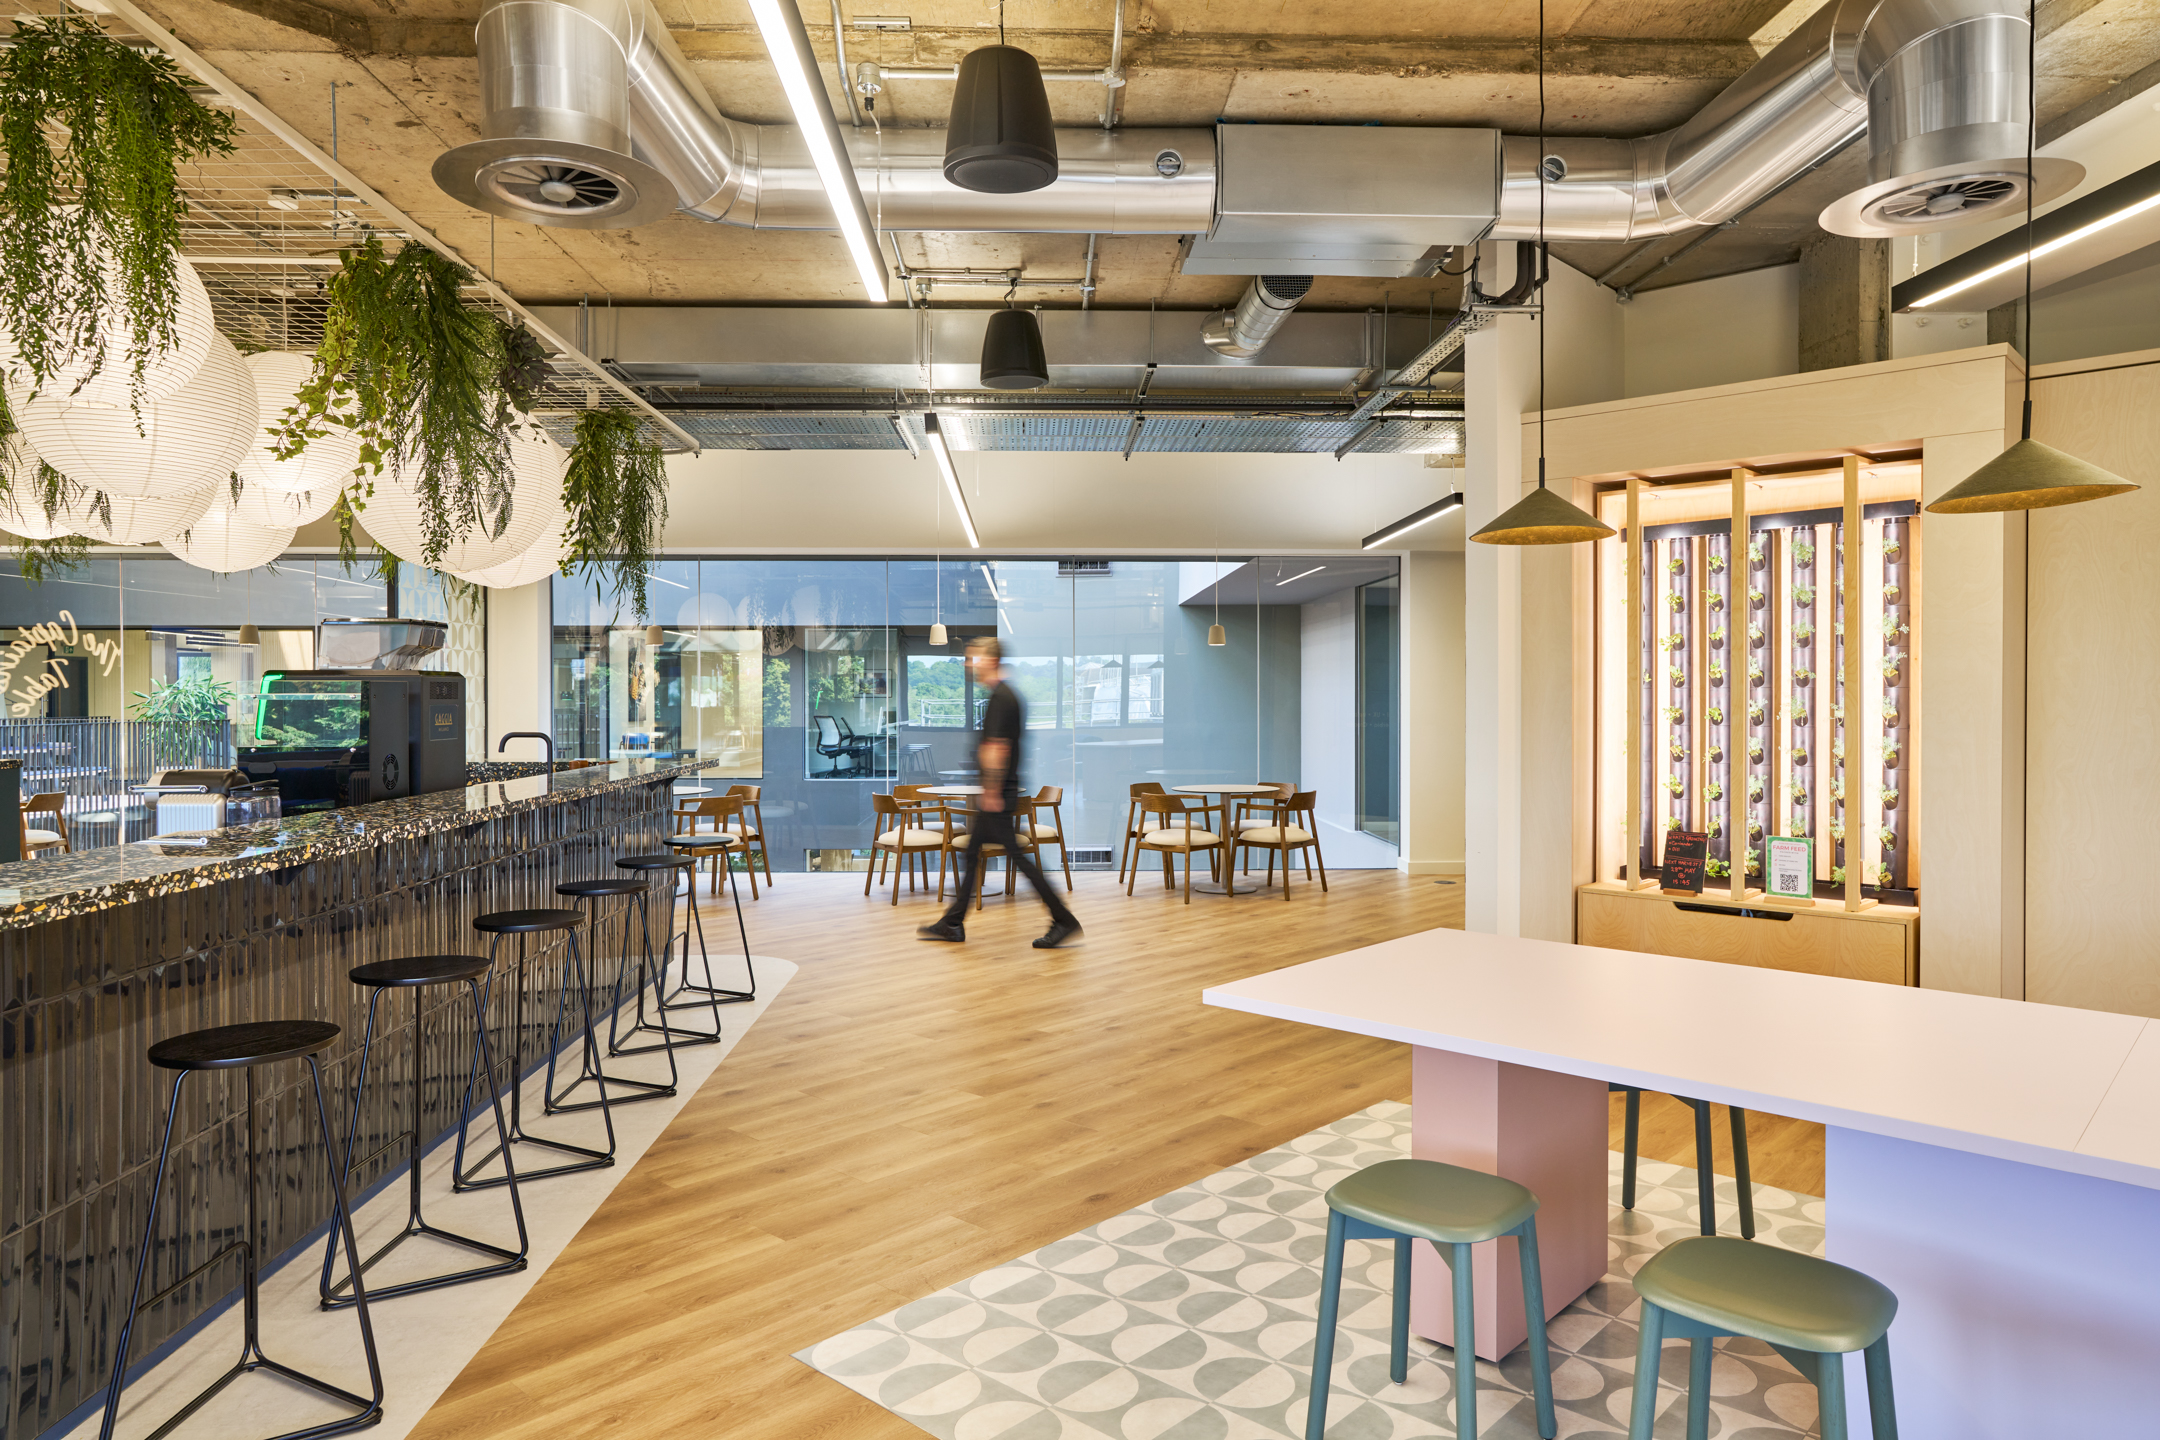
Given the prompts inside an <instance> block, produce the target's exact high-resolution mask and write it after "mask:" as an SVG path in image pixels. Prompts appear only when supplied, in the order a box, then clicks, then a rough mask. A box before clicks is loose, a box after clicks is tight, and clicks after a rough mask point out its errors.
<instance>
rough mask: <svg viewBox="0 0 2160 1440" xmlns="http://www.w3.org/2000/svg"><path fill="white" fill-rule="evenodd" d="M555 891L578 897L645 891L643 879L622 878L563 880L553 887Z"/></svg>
mask: <svg viewBox="0 0 2160 1440" xmlns="http://www.w3.org/2000/svg"><path fill="white" fill-rule="evenodd" d="M555 893H556V894H558V895H575V896H577V897H579V898H580V899H591V898H593V897H596V896H601V895H642V894H644V893H645V882H644V881H643V880H624V879H615V880H565V881H563V882H562V884H560V885H557V886H556V887H555Z"/></svg>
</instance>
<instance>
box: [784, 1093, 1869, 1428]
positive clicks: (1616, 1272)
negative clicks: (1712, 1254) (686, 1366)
mask: <svg viewBox="0 0 2160 1440" xmlns="http://www.w3.org/2000/svg"><path fill="white" fill-rule="evenodd" d="M1409 1150H1410V1107H1409V1106H1407V1105H1401V1104H1395V1103H1392V1102H1389V1103H1383V1104H1380V1105H1375V1106H1373V1107H1372V1108H1370V1109H1367V1110H1362V1111H1359V1112H1358V1113H1357V1114H1354V1115H1350V1116H1347V1117H1345V1118H1344V1119H1342V1120H1338V1121H1336V1122H1335V1123H1334V1124H1332V1125H1329V1126H1326V1127H1324V1128H1322V1129H1319V1130H1315V1131H1313V1132H1312V1133H1311V1134H1309V1135H1303V1136H1300V1137H1299V1138H1298V1139H1296V1140H1293V1141H1291V1142H1290V1143H1289V1144H1288V1145H1285V1146H1282V1147H1281V1148H1279V1149H1275V1150H1270V1151H1268V1152H1267V1153H1265V1154H1263V1155H1256V1156H1254V1157H1253V1158H1252V1159H1251V1160H1248V1161H1246V1162H1245V1163H1244V1164H1242V1165H1238V1166H1235V1167H1233V1168H1231V1169H1229V1170H1224V1171H1221V1172H1219V1173H1217V1174H1214V1175H1210V1176H1208V1177H1207V1178H1206V1179H1204V1180H1201V1181H1199V1182H1198V1183H1196V1184H1193V1185H1190V1186H1187V1187H1186V1188H1184V1189H1182V1190H1178V1191H1175V1192H1173V1193H1171V1194H1169V1195H1165V1196H1163V1197H1162V1198H1161V1199H1159V1200H1154V1201H1151V1202H1150V1203H1148V1204H1146V1205H1143V1206H1141V1207H1139V1208H1138V1209H1136V1210H1129V1211H1127V1212H1126V1213H1125V1214H1123V1215H1119V1216H1116V1217H1115V1218H1113V1219H1110V1220H1106V1221H1104V1222H1103V1223H1102V1224H1100V1225H1097V1226H1095V1227H1094V1228H1092V1229H1090V1230H1085V1231H1082V1232H1081V1233H1080V1234H1078V1235H1074V1236H1072V1237H1070V1238H1068V1239H1065V1240H1060V1241H1058V1242H1056V1243H1055V1244H1052V1245H1046V1246H1044V1247H1043V1248H1042V1249H1040V1250H1037V1251H1036V1252H1035V1253H1034V1254H1032V1255H1025V1256H1022V1257H1020V1258H1019V1259H1017V1260H1014V1261H1012V1262H1011V1263H1009V1264H1005V1265H1000V1266H998V1267H997V1268H996V1269H994V1270H990V1271H987V1272H985V1273H983V1274H981V1275H977V1276H975V1277H974V1278H972V1279H969V1280H965V1281H963V1282H961V1283H960V1284H958V1285H954V1286H952V1287H951V1288H949V1289H945V1290H941V1291H939V1292H938V1293H936V1294H934V1295H930V1296H927V1297H925V1298H924V1299H921V1300H917V1301H915V1302H913V1303H912V1304H908V1305H903V1306H901V1307H900V1308H899V1309H898V1310H895V1311H893V1312H892V1313H891V1314H889V1315H881V1316H879V1317H878V1318H877V1319H875V1320H872V1321H870V1322H868V1323H867V1324H864V1325H858V1326H856V1327H855V1328H854V1329H852V1330H848V1331H844V1332H842V1333H841V1334H839V1335H835V1336H833V1337H832V1338H831V1339H829V1340H825V1341H822V1342H820V1343H819V1344H817V1345H813V1346H811V1347H810V1348H809V1349H807V1350H804V1351H802V1352H800V1354H798V1355H797V1357H796V1358H797V1359H800V1360H802V1361H803V1362H804V1363H806V1364H808V1365H810V1366H811V1367H812V1368H814V1369H816V1370H818V1371H820V1372H821V1373H823V1374H825V1375H828V1376H830V1377H831V1378H833V1379H835V1380H837V1381H839V1382H840V1383H841V1384H843V1385H845V1386H847V1387H848V1388H849V1389H851V1390H854V1391H856V1392H857V1393H858V1394H861V1395H864V1396H866V1397H868V1398H869V1399H871V1400H873V1401H875V1402H876V1403H878V1404H879V1405H882V1406H884V1407H885V1408H886V1409H888V1410H891V1411H893V1412H894V1413H895V1414H897V1415H900V1416H902V1417H904V1418H906V1419H907V1420H908V1421H910V1422H911V1423H913V1424H915V1425H917V1426H920V1427H921V1428H922V1429H924V1430H926V1431H928V1432H929V1433H930V1434H932V1435H936V1436H939V1437H942V1440H1102V1437H1110V1440H1247V1437H1254V1440H1263V1437H1267V1440H1272V1437H1284V1436H1289V1437H1297V1436H1302V1435H1303V1434H1304V1432H1305V1396H1306V1390H1307V1378H1306V1376H1307V1367H1308V1366H1309V1365H1310V1363H1311V1354H1312V1343H1313V1333H1314V1326H1315V1323H1316V1321H1315V1317H1316V1315H1317V1314H1318V1310H1319V1292H1320V1258H1321V1250H1322V1247H1323V1243H1324V1241H1325V1238H1326V1226H1327V1218H1326V1216H1327V1207H1326V1205H1325V1204H1324V1203H1323V1202H1322V1199H1321V1197H1322V1195H1323V1194H1324V1193H1325V1192H1326V1191H1327V1189H1328V1187H1329V1186H1331V1185H1333V1184H1334V1183H1335V1182H1336V1181H1337V1180H1340V1179H1341V1178H1343V1177H1344V1176H1345V1175H1347V1174H1349V1173H1350V1172H1351V1171H1353V1170H1357V1169H1359V1168H1361V1167H1363V1166H1366V1165H1370V1164H1373V1163H1375V1162H1376V1161H1380V1160H1389V1159H1394V1158H1397V1157H1399V1156H1403V1155H1407V1154H1408V1153H1409ZM1694 1179H1695V1177H1694V1172H1693V1171H1692V1170H1687V1169H1683V1168H1681V1167H1679V1166H1674V1165H1665V1164H1659V1163H1656V1162H1653V1161H1648V1160H1645V1161H1643V1162H1642V1169H1641V1179H1640V1186H1641V1192H1640V1194H1639V1196H1638V1204H1637V1207H1636V1209H1635V1211H1634V1212H1633V1213H1632V1214H1631V1213H1629V1212H1627V1211H1624V1210H1622V1209H1621V1208H1620V1204H1619V1200H1620V1157H1619V1156H1618V1155H1617V1154H1615V1155H1613V1156H1612V1224H1611V1232H1610V1233H1611V1237H1612V1238H1611V1256H1612V1263H1611V1268H1610V1270H1609V1271H1608V1273H1607V1276H1606V1279H1605V1280H1604V1281H1603V1282H1602V1283H1600V1284H1599V1285H1597V1286H1595V1287H1593V1288H1592V1289H1591V1290H1590V1291H1589V1293H1588V1294H1586V1295H1584V1296H1583V1297H1582V1298H1581V1299H1579V1300H1577V1301H1576V1302H1575V1303H1574V1304H1573V1305H1570V1306H1569V1307H1568V1308H1567V1309H1566V1310H1565V1311H1564V1312H1562V1313H1561V1314H1560V1315H1559V1316H1558V1317H1557V1318H1556V1319H1554V1320H1553V1322H1552V1326H1551V1331H1550V1333H1551V1337H1552V1345H1553V1389H1554V1395H1555V1400H1556V1402H1557V1404H1558V1410H1559V1420H1560V1431H1559V1433H1560V1435H1561V1436H1563V1437H1567V1436H1578V1435H1616V1434H1625V1433H1626V1431H1627V1413H1628V1406H1629V1401H1630V1396H1631V1394H1632V1391H1633V1380H1634V1365H1635V1336H1636V1330H1635V1323H1634V1320H1635V1314H1636V1308H1637V1305H1636V1297H1635V1291H1634V1288H1633V1286H1632V1285H1630V1284H1629V1283H1628V1276H1630V1275H1632V1274H1633V1273H1634V1271H1635V1270H1636V1268H1637V1267H1638V1266H1640V1265H1641V1264H1642V1263H1643V1261H1644V1260H1646V1259H1648V1258H1649V1257H1650V1256H1651V1255H1653V1254H1655V1253H1656V1252H1657V1251H1658V1250H1659V1249H1660V1248H1661V1247H1663V1246H1665V1245H1667V1244H1670V1243H1671V1242H1672V1241H1674V1240H1678V1239H1680V1238H1681V1237H1682V1236H1685V1235H1691V1234H1694V1233H1695V1232H1696V1230H1697V1228H1698V1226H1697V1220H1696V1210H1695V1198H1694ZM1718 1203H1719V1213H1720V1216H1721V1217H1722V1219H1723V1220H1724V1224H1725V1227H1726V1230H1727V1231H1728V1233H1730V1232H1732V1231H1733V1230H1734V1229H1735V1227H1736V1226H1737V1224H1738V1219H1737V1215H1736V1212H1735V1210H1734V1188H1733V1182H1732V1181H1731V1180H1730V1179H1722V1178H1721V1179H1720V1180H1719V1182H1718ZM1755 1214H1756V1238H1757V1239H1758V1240H1761V1241H1766V1242H1768V1243H1770V1244H1773V1245H1784V1246H1787V1247H1789V1248H1792V1249H1795V1250H1803V1251H1807V1252H1809V1253H1811V1254H1820V1253H1821V1252H1822V1241H1823V1202H1822V1201H1821V1200H1819V1199H1817V1198H1816V1197H1814V1196H1812V1195H1798V1194H1793V1193H1790V1192H1787V1191H1783V1190H1776V1189H1772V1188H1770V1187H1769V1186H1765V1185H1758V1186H1756V1187H1755ZM1361 1252H1362V1253H1361ZM1390 1275H1391V1264H1390V1260H1389V1251H1388V1249H1387V1248H1386V1247H1383V1246H1379V1245H1370V1244H1360V1243H1358V1242H1352V1243H1351V1246H1350V1250H1349V1254H1348V1257H1347V1263H1346V1266H1345V1270H1344V1276H1343V1297H1342V1317H1343V1327H1342V1333H1341V1337H1340V1339H1339V1340H1338V1341H1337V1344H1336V1351H1335V1354H1336V1360H1335V1365H1336V1369H1335V1378H1334V1385H1333V1389H1332V1393H1331V1395H1330V1398H1329V1404H1328V1432H1327V1433H1328V1437H1329V1440H1413V1437H1417V1436H1452V1435H1454V1434H1455V1425H1454V1401H1453V1375H1454V1369H1453V1366H1454V1352H1452V1351H1451V1350H1448V1349H1445V1348H1443V1347H1441V1346H1438V1345H1434V1344H1431V1343H1430V1342H1427V1341H1424V1340H1421V1339H1418V1338H1416V1337H1415V1336H1414V1335H1413V1336H1412V1338H1411V1342H1410V1347H1411V1369H1410V1378H1409V1381H1408V1383H1407V1384H1404V1385H1400V1386H1397V1385H1393V1384H1390V1383H1389V1381H1388V1378H1387V1326H1388V1299H1387V1296H1388V1286H1389V1281H1390ZM1663 1368H1664V1376H1665V1379H1666V1382H1667V1383H1666V1384H1664V1385H1663V1386H1661V1389H1662V1390H1663V1391H1664V1394H1663V1395H1662V1396H1661V1398H1660V1401H1659V1411H1660V1418H1659V1422H1658V1427H1657V1434H1658V1436H1659V1437H1661V1440H1663V1437H1666V1436H1668V1435H1670V1436H1673V1437H1677V1436H1680V1435H1682V1434H1683V1433H1684V1431H1685V1425H1684V1421H1685V1414H1684V1407H1682V1406H1681V1405H1680V1404H1679V1403H1678V1402H1679V1391H1678V1390H1677V1389H1676V1388H1674V1385H1673V1383H1672V1382H1675V1381H1679V1380H1683V1379H1685V1377H1686V1374H1687V1356H1686V1345H1685V1342H1679V1341H1674V1342H1668V1344H1667V1347H1666V1351H1665V1360H1664V1367H1663ZM1529 1386H1530V1368H1529V1358H1528V1352H1527V1351H1526V1350H1524V1349H1522V1348H1520V1347H1518V1348H1517V1350H1516V1351H1515V1353H1514V1354H1512V1355H1510V1356H1508V1357H1507V1358H1506V1360H1504V1361H1503V1362H1502V1363H1501V1364H1499V1365H1497V1366H1495V1365H1489V1364H1486V1363H1484V1362H1482V1361H1480V1362H1479V1364H1478V1387H1479V1393H1478V1421H1479V1429H1480V1433H1481V1435H1483V1436H1485V1437H1489V1440H1516V1437H1532V1436H1535V1435H1536V1434H1537V1427H1536V1420H1535V1415H1534V1412H1533V1408H1532V1405H1531V1402H1530V1398H1529ZM1711 1392H1712V1398H1711V1407H1710V1416H1711V1418H1710V1435H1711V1436H1712V1437H1713V1440H1791V1437H1799V1436H1806V1435H1812V1434H1814V1433H1815V1391H1814V1388H1813V1387H1812V1386H1810V1385H1808V1384H1807V1383H1806V1382H1804V1381H1803V1380H1801V1378H1800V1377H1799V1375H1798V1374H1797V1373H1796V1372H1795V1371H1794V1370H1792V1369H1791V1367H1789V1366H1787V1365H1786V1364H1785V1362H1784V1361H1783V1360H1782V1359H1780V1358H1779V1357H1778V1356H1777V1355H1776V1354H1775V1353H1773V1352H1772V1351H1771V1350H1770V1347H1768V1346H1767V1345H1762V1344H1759V1343H1757V1342H1755V1341H1750V1340H1725V1341H1720V1342H1718V1345H1717V1358H1716V1362H1715V1367H1714V1369H1713V1371H1712V1375H1711ZM1855 1414H1856V1417H1857V1421H1858V1423H1859V1424H1861V1425H1865V1424H1866V1420H1865V1402H1864V1401H1863V1402H1861V1404H1860V1405H1859V1406H1858V1407H1857V1408H1856V1411H1855Z"/></svg>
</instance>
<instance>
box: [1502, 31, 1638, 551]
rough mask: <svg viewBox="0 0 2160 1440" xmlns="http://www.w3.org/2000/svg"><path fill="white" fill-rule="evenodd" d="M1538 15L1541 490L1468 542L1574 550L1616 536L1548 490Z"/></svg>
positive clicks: (1546, 261)
mask: <svg viewBox="0 0 2160 1440" xmlns="http://www.w3.org/2000/svg"><path fill="white" fill-rule="evenodd" d="M1537 14H1538V19H1537V129H1538V201H1537V231H1538V282H1537V291H1536V295H1537V303H1538V313H1537V408H1538V421H1537V435H1538V457H1537V489H1535V490H1533V491H1531V492H1530V493H1529V494H1528V495H1525V496H1523V498H1522V499H1520V500H1518V501H1516V502H1515V503H1514V504H1513V505H1511V506H1509V507H1508V508H1507V510H1506V511H1504V512H1503V513H1502V514H1501V515H1499V516H1498V517H1497V518H1495V519H1494V520H1493V521H1492V523H1491V524H1489V525H1487V526H1485V527H1484V528H1483V529H1481V530H1479V531H1478V532H1477V533H1476V534H1475V535H1472V536H1471V537H1470V538H1471V539H1472V540H1475V541H1477V542H1478V543H1480V544H1482V545H1574V544H1577V543H1579V542H1581V541H1584V540H1603V539H1604V538H1605V537H1606V536H1608V535H1611V534H1613V533H1614V531H1613V528H1612V526H1610V525H1607V524H1606V523H1605V522H1604V521H1602V520H1600V519H1598V518H1597V517H1596V516H1595V515H1592V514H1591V513H1590V512H1589V511H1587V510H1584V509H1582V508H1581V507H1580V506H1578V505H1576V504H1574V503H1573V502H1572V501H1569V500H1567V499H1566V498H1564V497H1563V496H1560V495H1557V494H1555V493H1554V492H1552V491H1550V490H1548V489H1546V488H1545V274H1546V271H1547V269H1548V267H1549V266H1550V265H1551V263H1552V259H1551V253H1550V252H1549V251H1547V250H1546V248H1545V186H1546V183H1547V182H1546V179H1545V159H1544V156H1545V0H1538V12H1537Z"/></svg>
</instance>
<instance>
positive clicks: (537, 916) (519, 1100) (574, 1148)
mask: <svg viewBox="0 0 2160 1440" xmlns="http://www.w3.org/2000/svg"><path fill="white" fill-rule="evenodd" d="M584 920H585V916H584V912H582V911H579V910H542V909H535V910H498V911H495V912H493V913H492V914H487V915H482V916H481V917H479V918H478V919H477V920H474V921H473V928H474V929H475V930H478V931H479V932H481V933H482V934H483V935H492V936H494V939H493V940H492V941H490V942H489V944H488V977H487V983H486V984H485V985H484V986H482V987H481V997H482V1003H486V1001H487V1000H489V999H492V998H493V996H494V990H495V978H496V976H497V975H498V974H500V973H501V966H500V965H498V964H497V959H498V957H499V955H500V952H501V950H502V942H503V937H504V936H506V935H515V936H516V937H517V962H516V963H517V980H516V982H515V988H516V1001H515V1003H514V1005H513V1006H512V1010H511V1028H510V1138H509V1140H508V1141H507V1142H505V1143H503V1144H500V1145H498V1146H496V1148H495V1149H493V1150H490V1151H489V1152H488V1153H487V1154H485V1155H483V1156H481V1157H480V1158H479V1159H477V1160H475V1161H473V1162H472V1163H471V1164H469V1165H468V1164H467V1163H466V1160H465V1131H466V1125H465V1117H467V1116H469V1115H470V1114H471V1113H472V1095H473V1089H474V1087H475V1086H476V1085H477V1084H478V1083H479V1079H480V1074H479V1055H478V1053H477V1052H476V1053H475V1054H474V1057H473V1074H472V1075H471V1077H470V1078H468V1079H467V1081H466V1082H465V1099H464V1102H463V1104H462V1105H461V1106H460V1107H459V1109H458V1138H457V1154H456V1156H455V1158H454V1159H453V1160H452V1162H451V1166H450V1188H451V1189H452V1190H453V1191H464V1190H484V1189H488V1188H490V1187H492V1186H496V1185H505V1184H508V1183H509V1180H508V1173H509V1172H508V1169H507V1163H508V1158H509V1154H510V1151H509V1146H511V1145H521V1144H522V1145H538V1146H541V1147H543V1148H545V1149H549V1150H556V1151H560V1152H562V1153H563V1154H566V1155H574V1156H577V1157H578V1158H577V1159H574V1160H566V1161H564V1162H563V1163H562V1164H559V1165H550V1166H548V1167H546V1168H545V1169H541V1170H527V1171H526V1172H525V1173H524V1175H523V1176H522V1177H521V1179H520V1183H522V1184H527V1185H529V1184H531V1183H532V1182H533V1181H535V1180H545V1179H548V1178H549V1177H551V1176H555V1175H572V1174H575V1173H577V1172H578V1171H580V1170H602V1169H605V1168H607V1167H608V1166H610V1165H613V1164H614V1163H615V1120H614V1117H613V1115H612V1114H610V1113H609V1110H608V1107H607V1106H606V1105H605V1104H604V1103H603V1104H602V1105H601V1106H600V1121H601V1124H602V1125H603V1126H604V1127H605V1128H606V1133H607V1148H606V1149H605V1150H596V1149H594V1148H593V1147H591V1146H589V1145H573V1144H571V1143H570V1142H569V1141H567V1140H551V1139H549V1138H548V1137H546V1136H545V1135H533V1134H529V1133H527V1131H526V1129H525V1109H524V1099H523V1096H524V1091H525V964H526V960H527V951H526V948H525V937H526V936H528V935H544V934H552V933H553V932H555V931H558V930H560V931H563V932H564V936H565V939H566V940H567V941H568V945H567V950H566V953H565V954H564V956H563V983H562V985H561V986H560V987H559V988H558V990H557V992H556V997H557V998H556V1002H555V1024H554V1026H553V1028H552V1029H551V1030H550V1031H549V1032H548V1061H547V1077H548V1079H547V1082H546V1083H544V1084H543V1085H542V1087H541V1095H542V1096H543V1098H544V1097H545V1096H546V1095H547V1093H548V1091H549V1089H550V1088H551V1086H552V1082H553V1080H554V1075H555V1057H556V1055H557V1054H559V1053H560V1052H561V1050H562V1023H563V1016H564V1014H565V1013H566V1012H567V1011H568V1010H569V1008H570V986H571V984H572V983H573V980H575V981H577V982H579V983H578V993H579V995H580V997H581V1003H582V1005H583V1007H584V1011H585V1060H586V1063H587V1064H589V1065H591V1066H592V1068H593V1069H595V1070H598V1069H599V1066H600V1036H599V1032H598V1030H597V1029H596V1028H595V1027H594V1025H593V1013H592V983H591V976H590V975H589V974H587V972H586V968H585V955H584V951H583V950H582V949H581V948H580V947H579V945H578V937H577V927H578V926H579V925H581V924H583V923H584ZM599 1089H600V1098H601V1100H602V1101H603V1102H604V1101H605V1100H606V1099H607V1082H606V1080H605V1079H604V1078H603V1079H602V1080H601V1082H600V1086H599ZM545 1108H546V1107H545V1105H543V1106H542V1109H543V1111H544V1110H545ZM498 1154H499V1155H501V1156H503V1157H504V1161H505V1172H504V1174H502V1175H488V1176H480V1175H478V1173H477V1172H478V1171H479V1169H480V1167H481V1166H483V1165H485V1164H487V1163H488V1161H490V1160H492V1159H494V1158H495V1157H496V1156H497V1155H498Z"/></svg>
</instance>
